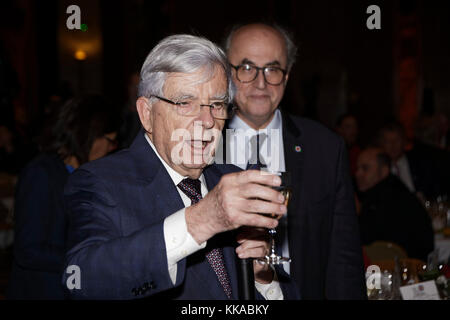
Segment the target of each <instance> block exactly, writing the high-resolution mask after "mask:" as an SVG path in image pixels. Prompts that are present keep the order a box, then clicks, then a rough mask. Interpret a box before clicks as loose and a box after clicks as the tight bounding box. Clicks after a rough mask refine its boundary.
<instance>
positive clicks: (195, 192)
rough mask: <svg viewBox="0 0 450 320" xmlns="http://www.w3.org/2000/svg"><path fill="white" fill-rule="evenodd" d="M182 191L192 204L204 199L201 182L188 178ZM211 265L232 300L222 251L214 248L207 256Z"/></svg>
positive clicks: (182, 185) (180, 186)
mask: <svg viewBox="0 0 450 320" xmlns="http://www.w3.org/2000/svg"><path fill="white" fill-rule="evenodd" d="M178 187H179V188H180V189H181V191H183V192H184V194H186V195H187V196H188V197H189V199H191V204H195V203H197V202H199V201H200V200H201V199H202V193H201V185H200V180H198V179H195V180H194V179H190V178H186V179H184V180H183V181H181V182H180V183H179V184H178ZM206 258H207V259H208V262H209V264H210V265H211V267H212V268H213V270H214V272H215V273H216V275H217V278H218V279H219V282H220V284H221V285H222V287H223V290H224V291H225V293H226V295H227V297H228V298H231V284H230V278H229V277H228V273H227V270H226V269H225V262H224V258H223V253H222V249H220V248H214V249H212V250H211V251H209V252H208V253H207V254H206Z"/></svg>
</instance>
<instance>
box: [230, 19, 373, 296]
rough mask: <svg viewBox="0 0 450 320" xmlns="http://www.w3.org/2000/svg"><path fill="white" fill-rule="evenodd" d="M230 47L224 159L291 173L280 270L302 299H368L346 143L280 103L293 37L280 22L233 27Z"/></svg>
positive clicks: (291, 59)
mask: <svg viewBox="0 0 450 320" xmlns="http://www.w3.org/2000/svg"><path fill="white" fill-rule="evenodd" d="M225 50H226V53H227V56H228V61H229V63H230V65H231V67H232V77H233V82H234V84H235V86H236V94H235V97H234V101H233V104H234V105H235V107H236V115H235V116H234V117H233V119H231V121H229V123H228V129H227V134H228V137H227V144H228V145H227V153H226V159H227V163H233V164H235V165H237V166H239V167H240V168H241V169H243V170H246V169H253V168H255V167H254V166H252V164H253V163H255V161H256V162H257V163H258V164H261V165H263V166H265V167H268V168H269V170H271V171H288V172H290V173H291V182H292V197H291V200H290V202H289V205H288V214H287V215H286V216H283V217H282V218H281V220H280V223H279V227H278V232H277V236H278V239H277V243H278V244H279V248H278V250H279V254H282V256H284V257H290V258H291V263H290V264H284V265H283V268H284V270H281V271H280V272H277V275H281V273H283V272H286V273H289V274H290V276H291V277H292V278H293V279H294V280H295V282H296V284H297V286H298V288H299V290H300V294H301V297H302V298H303V299H364V298H365V297H366V294H365V292H366V290H365V284H364V267H363V259H362V250H361V246H360V240H359V231H358V224H357V218H356V214H355V208H354V200H353V199H354V198H353V189H352V184H351V180H350V175H349V170H348V160H347V155H346V149H345V144H344V143H343V141H342V139H340V138H339V137H338V136H337V135H335V134H334V133H332V132H331V131H330V130H328V129H326V128H325V127H323V126H322V125H320V124H318V123H316V122H314V121H311V120H307V119H304V118H299V117H295V116H292V115H289V114H288V113H287V112H284V111H280V102H281V100H282V98H283V94H284V90H285V88H286V85H287V81H288V79H289V72H290V71H291V68H292V65H293V63H294V61H295V56H296V51H297V49H296V47H295V44H294V43H293V41H292V39H291V38H290V36H289V34H288V33H287V32H286V31H285V30H284V29H283V28H281V27H279V26H277V25H267V24H261V23H256V24H248V25H243V26H236V27H234V28H233V29H232V31H231V32H230V33H229V35H228V36H227V38H226V41H225ZM254 137H256V139H254ZM255 141H256V143H255ZM255 144H256V145H257V147H255ZM255 153H257V154H256V155H255ZM258 167H260V166H258ZM258 167H257V168H258ZM250 171H251V170H250ZM250 171H249V172H250Z"/></svg>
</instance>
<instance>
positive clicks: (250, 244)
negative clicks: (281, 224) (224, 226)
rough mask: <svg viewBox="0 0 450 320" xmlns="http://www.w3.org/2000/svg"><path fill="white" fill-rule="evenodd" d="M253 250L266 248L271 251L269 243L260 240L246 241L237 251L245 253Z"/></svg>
mask: <svg viewBox="0 0 450 320" xmlns="http://www.w3.org/2000/svg"><path fill="white" fill-rule="evenodd" d="M253 248H265V249H269V242H268V241H266V240H263V239H260V240H246V241H244V242H242V243H241V245H240V246H238V247H237V248H236V250H237V251H240V252H241V251H245V250H248V249H253Z"/></svg>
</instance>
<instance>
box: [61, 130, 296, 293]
mask: <svg viewBox="0 0 450 320" xmlns="http://www.w3.org/2000/svg"><path fill="white" fill-rule="evenodd" d="M238 170H239V169H238V168H237V167H235V166H231V165H211V166H209V167H208V168H206V169H205V170H204V172H203V173H204V176H205V179H206V182H207V185H208V189H209V190H211V189H212V188H213V187H214V186H215V185H216V184H217V183H218V182H219V180H220V177H221V176H222V175H223V174H226V173H230V172H233V171H238ZM65 195H66V201H67V206H68V209H69V210H68V214H69V216H70V226H69V233H68V248H69V250H68V252H67V260H66V266H70V265H77V266H78V267H79V268H80V270H81V289H73V290H71V292H70V294H71V296H72V297H73V298H81V299H133V298H141V297H149V296H153V297H156V298H167V299H227V297H226V295H225V293H224V291H223V289H222V287H221V286H220V284H219V282H218V279H217V276H216V274H215V273H214V271H213V269H212V268H211V266H210V265H209V263H208V262H207V260H206V258H205V250H209V248H211V247H221V248H223V253H224V258H225V264H226V268H227V271H228V274H229V276H230V279H231V286H232V291H233V297H234V298H237V293H238V288H237V275H236V265H235V264H236V261H235V259H236V255H235V252H234V248H235V245H236V240H235V238H234V236H232V233H228V232H227V233H222V234H219V235H217V236H215V237H213V238H212V239H210V240H208V245H207V248H205V249H203V250H200V251H198V252H196V253H194V254H192V255H190V256H189V257H187V258H185V259H182V260H181V261H179V262H178V265H177V279H176V283H175V285H173V284H172V281H171V280H170V277H169V272H168V267H167V255H166V249H165V242H164V231H163V223H164V219H165V218H166V217H168V216H169V215H171V214H172V213H175V212H176V211H178V210H180V209H181V208H183V207H184V205H183V202H182V200H181V198H180V196H179V193H178V191H177V190H176V186H175V185H174V184H173V182H172V180H171V178H170V176H169V174H168V172H167V171H166V169H165V168H164V166H163V164H162V163H161V162H160V160H159V159H158V157H157V155H156V154H155V153H154V151H153V150H152V148H151V147H150V145H149V144H148V142H147V141H146V139H145V137H144V133H143V131H142V130H141V131H140V133H139V134H138V135H137V137H136V139H135V141H134V142H133V144H132V146H131V147H130V149H126V150H123V151H121V152H118V153H116V154H114V155H112V156H109V157H105V158H103V159H100V160H97V161H93V162H90V163H88V164H85V165H84V166H82V167H81V168H79V169H78V170H77V171H75V172H74V173H73V174H72V175H71V177H70V179H69V181H68V183H67V185H66V189H65ZM70 276H71V274H68V273H65V274H64V277H63V281H64V283H65V282H66V281H67V279H68V277H70ZM291 286H292V284H289V283H282V289H283V290H284V291H283V292H284V294H285V296H286V297H287V298H289V297H290V296H291V292H292V294H295V291H292V290H291Z"/></svg>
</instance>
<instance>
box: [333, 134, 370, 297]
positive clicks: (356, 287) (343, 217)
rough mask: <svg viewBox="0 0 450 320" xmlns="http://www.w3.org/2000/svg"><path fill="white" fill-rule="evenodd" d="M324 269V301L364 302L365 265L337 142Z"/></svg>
mask: <svg viewBox="0 0 450 320" xmlns="http://www.w3.org/2000/svg"><path fill="white" fill-rule="evenodd" d="M339 141H340V146H339V155H338V161H337V166H336V179H335V181H336V185H335V201H334V204H333V217H332V227H331V238H330V239H331V240H330V242H331V243H330V251H329V257H328V265H327V280H326V298H327V299H366V298H367V294H366V286H365V277H364V263H363V258H362V247H361V243H360V241H361V240H360V235H359V226H358V220H357V216H356V210H355V202H354V193H353V187H352V183H351V178H350V170H349V163H348V157H347V152H346V148H345V145H344V143H343V141H342V139H339Z"/></svg>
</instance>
